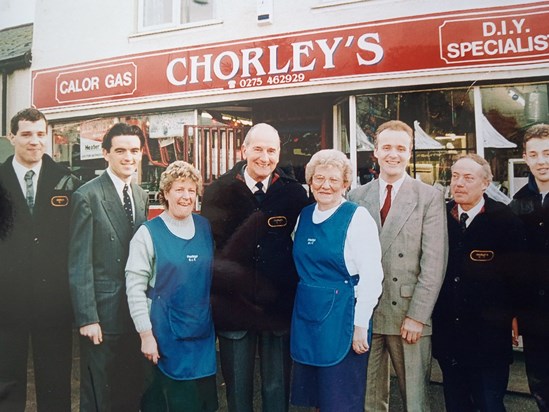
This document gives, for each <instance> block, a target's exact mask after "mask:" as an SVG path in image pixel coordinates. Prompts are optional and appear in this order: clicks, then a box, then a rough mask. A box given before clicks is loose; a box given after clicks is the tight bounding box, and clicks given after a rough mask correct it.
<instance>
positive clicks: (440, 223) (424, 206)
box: [349, 120, 448, 412]
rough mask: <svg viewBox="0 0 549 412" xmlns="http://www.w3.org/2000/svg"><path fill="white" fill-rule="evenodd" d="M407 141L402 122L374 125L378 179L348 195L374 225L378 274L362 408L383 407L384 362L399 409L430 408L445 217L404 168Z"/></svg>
mask: <svg viewBox="0 0 549 412" xmlns="http://www.w3.org/2000/svg"><path fill="white" fill-rule="evenodd" d="M412 142H413V131H412V129H411V128H410V127H409V126H408V125H407V124H405V123H403V122H401V121H398V120H391V121H388V122H386V123H383V124H382V125H380V126H379V127H378V129H377V131H376V135H375V148H374V155H375V157H376V158H377V160H378V162H379V168H380V174H379V178H378V179H377V180H374V181H372V182H370V183H368V184H366V185H364V186H361V187H359V188H357V189H354V190H352V191H351V192H350V193H349V200H351V201H353V202H355V203H358V204H359V205H361V206H365V207H366V209H368V211H369V212H370V214H371V215H372V217H374V219H375V220H376V222H377V225H378V229H379V231H380V234H379V236H380V243H381V252H382V265H383V273H384V274H385V278H384V280H383V292H382V294H381V298H380V300H379V304H378V306H377V307H376V309H375V310H374V317H373V337H372V345H371V349H370V359H369V364H368V377H367V382H368V385H367V387H366V401H365V410H366V411H375V412H377V411H388V409H389V383H390V381H389V359H391V361H392V364H393V367H394V369H395V372H396V375H397V378H398V385H399V389H400V393H401V395H402V398H403V400H404V405H405V408H406V409H405V410H406V411H409V412H411V411H421V412H425V411H428V410H429V409H430V407H429V393H428V389H429V379H430V372H431V313H432V311H433V307H434V305H435V302H436V299H437V296H438V293H439V290H440V287H441V285H442V281H443V278H444V271H445V268H446V258H447V251H448V249H447V247H448V246H447V232H446V218H445V216H446V215H445V213H444V196H443V193H442V192H441V191H439V190H437V189H435V188H434V187H432V186H428V185H426V184H424V183H422V182H420V181H418V180H415V179H412V178H411V177H410V176H409V175H408V174H407V173H406V167H407V166H408V162H409V161H410V157H411V154H412ZM365 247H368V246H367V245H365Z"/></svg>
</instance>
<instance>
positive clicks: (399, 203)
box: [378, 177, 417, 254]
mask: <svg viewBox="0 0 549 412" xmlns="http://www.w3.org/2000/svg"><path fill="white" fill-rule="evenodd" d="M412 184H413V182H412V178H411V177H406V179H404V182H403V183H402V186H401V187H400V189H399V190H398V193H397V195H396V197H395V198H394V200H393V202H392V204H391V210H392V212H393V213H391V212H389V215H388V216H387V220H385V224H384V225H383V228H382V229H381V233H380V236H379V240H380V242H381V253H382V254H383V253H385V252H386V251H387V249H388V248H389V247H390V246H391V243H392V242H393V240H395V238H396V237H397V235H398V234H399V232H400V231H401V230H402V227H403V226H404V224H405V223H406V221H407V220H408V218H409V217H410V215H411V214H412V211H413V210H414V209H415V207H416V205H417V197H416V196H415V194H414V188H413V186H412ZM378 187H379V185H378ZM378 192H379V190H378ZM378 199H379V196H378ZM395 211H398V212H397V213H395ZM379 219H380V218H379V217H378V220H379Z"/></svg>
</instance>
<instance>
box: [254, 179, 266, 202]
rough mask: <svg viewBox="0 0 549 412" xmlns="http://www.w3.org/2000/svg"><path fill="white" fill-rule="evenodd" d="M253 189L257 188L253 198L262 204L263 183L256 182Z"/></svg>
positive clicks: (263, 194) (263, 197)
mask: <svg viewBox="0 0 549 412" xmlns="http://www.w3.org/2000/svg"><path fill="white" fill-rule="evenodd" d="M255 187H257V190H256V191H255V192H254V196H255V198H256V199H257V202H258V203H259V204H261V202H263V199H265V192H264V191H263V183H261V182H257V183H256V184H255Z"/></svg>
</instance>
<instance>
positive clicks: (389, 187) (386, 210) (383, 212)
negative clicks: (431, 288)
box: [379, 185, 393, 226]
mask: <svg viewBox="0 0 549 412" xmlns="http://www.w3.org/2000/svg"><path fill="white" fill-rule="evenodd" d="M392 189H393V185H387V196H385V202H383V206H382V208H381V210H380V211H379V214H380V216H381V226H383V224H384V223H385V219H386V218H387V215H388V214H389V209H391V190H392Z"/></svg>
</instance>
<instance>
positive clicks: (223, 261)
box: [201, 162, 309, 331]
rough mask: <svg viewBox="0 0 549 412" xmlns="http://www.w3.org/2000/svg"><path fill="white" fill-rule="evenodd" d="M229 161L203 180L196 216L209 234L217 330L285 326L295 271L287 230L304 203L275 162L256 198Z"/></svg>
mask: <svg viewBox="0 0 549 412" xmlns="http://www.w3.org/2000/svg"><path fill="white" fill-rule="evenodd" d="M244 165H245V162H239V163H238V164H236V165H235V167H234V168H233V169H232V170H230V171H229V172H227V173H226V174H224V175H223V176H221V177H220V178H219V179H218V180H216V181H215V182H213V183H212V184H211V185H210V186H208V187H207V188H206V190H205V192H204V198H203V202H202V210H201V214H202V216H204V217H206V218H207V219H208V220H209V221H210V224H211V227H212V232H213V236H214V240H215V244H216V245H215V246H216V252H215V259H214V275H213V282H212V292H211V293H212V307H213V316H214V323H215V326H216V329H217V330H220V331H235V330H255V331H262V330H266V331H276V330H286V329H288V328H289V325H290V318H291V313H292V308H293V302H294V296H295V288H296V285H297V279H298V277H297V272H296V269H295V266H294V263H293V258H292V246H293V242H292V239H291V233H292V231H293V229H294V226H295V223H296V220H297V217H298V215H299V213H300V211H301V209H302V208H303V207H304V206H305V205H307V204H308V203H309V199H308V197H307V193H306V191H305V189H304V188H303V187H302V186H301V184H300V183H299V182H297V181H296V180H294V179H293V178H291V177H289V176H287V175H285V174H284V172H283V171H282V170H281V169H280V168H277V169H276V170H275V172H274V173H273V177H272V180H271V183H270V185H269V187H268V189H267V193H266V196H265V198H264V200H263V201H262V202H261V204H260V203H258V201H257V200H256V198H255V196H254V194H253V193H252V192H251V191H250V189H249V188H248V187H247V186H246V183H245V181H244V177H243V175H242V169H243V166H244Z"/></svg>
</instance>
